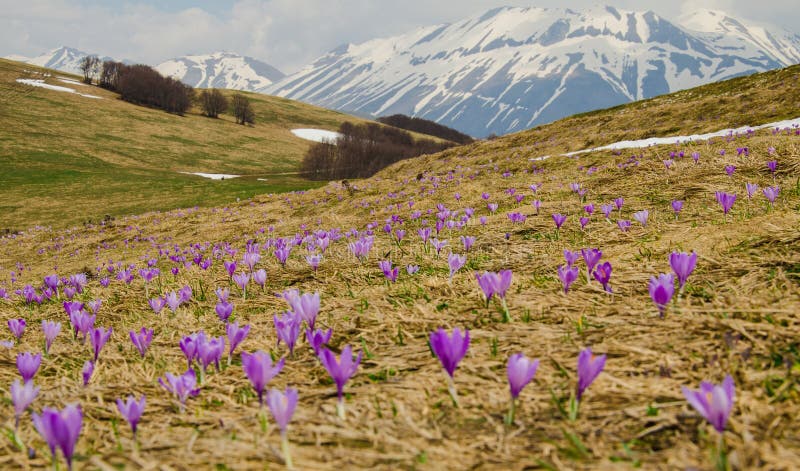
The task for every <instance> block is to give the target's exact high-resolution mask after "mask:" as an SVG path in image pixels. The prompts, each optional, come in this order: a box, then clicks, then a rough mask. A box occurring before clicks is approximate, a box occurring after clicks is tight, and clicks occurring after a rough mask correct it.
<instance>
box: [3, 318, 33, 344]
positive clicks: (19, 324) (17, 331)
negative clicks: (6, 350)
mask: <svg viewBox="0 0 800 471" xmlns="http://www.w3.org/2000/svg"><path fill="white" fill-rule="evenodd" d="M27 325H28V323H27V322H25V319H9V320H8V330H10V331H11V334H12V335H13V336H14V337H15V338H16V339H17V342H19V339H21V338H22V334H24V333H25V326H27Z"/></svg>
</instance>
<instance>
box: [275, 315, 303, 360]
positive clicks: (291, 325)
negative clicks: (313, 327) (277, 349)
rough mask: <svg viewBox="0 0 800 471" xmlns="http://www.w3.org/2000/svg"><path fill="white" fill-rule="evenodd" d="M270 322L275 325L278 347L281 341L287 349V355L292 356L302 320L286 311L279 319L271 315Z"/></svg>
mask: <svg viewBox="0 0 800 471" xmlns="http://www.w3.org/2000/svg"><path fill="white" fill-rule="evenodd" d="M272 320H273V322H274V324H275V332H276V333H277V335H278V345H280V344H281V341H283V342H284V343H286V346H287V347H288V348H289V354H290V355H293V354H294V346H295V344H296V343H297V337H298V336H299V335H300V323H301V322H302V319H300V316H298V315H297V314H295V313H293V312H292V311H286V312H285V313H284V314H283V315H282V316H280V317H279V316H278V315H277V314H275V315H273V316H272Z"/></svg>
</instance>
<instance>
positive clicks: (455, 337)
mask: <svg viewBox="0 0 800 471" xmlns="http://www.w3.org/2000/svg"><path fill="white" fill-rule="evenodd" d="M430 345H431V350H433V353H434V354H435V355H436V357H437V358H439V361H440V362H441V363H442V367H444V370H445V371H446V372H447V374H448V375H449V376H450V377H451V378H452V377H453V374H454V373H455V371H456V368H457V367H458V363H459V362H460V361H461V360H462V359H463V358H464V355H466V353H467V349H469V330H464V332H463V334H462V332H461V330H460V329H459V328H458V327H456V328H455V329H453V334H452V336H451V335H448V334H447V332H446V331H445V330H444V329H442V328H439V329H438V330H437V331H436V332H432V333H431V335H430Z"/></svg>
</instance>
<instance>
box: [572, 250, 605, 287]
mask: <svg viewBox="0 0 800 471" xmlns="http://www.w3.org/2000/svg"><path fill="white" fill-rule="evenodd" d="M581 257H583V261H584V262H586V279H587V281H588V280H589V274H590V273H592V272H593V271H594V267H595V266H596V265H597V263H598V262H599V261H600V259H601V258H602V257H603V252H602V251H601V250H600V249H581ZM572 265H573V264H570V266H572Z"/></svg>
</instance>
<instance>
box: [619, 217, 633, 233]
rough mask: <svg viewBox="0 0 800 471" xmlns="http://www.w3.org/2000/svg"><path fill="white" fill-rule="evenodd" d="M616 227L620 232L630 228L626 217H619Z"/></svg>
mask: <svg viewBox="0 0 800 471" xmlns="http://www.w3.org/2000/svg"><path fill="white" fill-rule="evenodd" d="M617 227H619V230H621V231H622V232H628V229H630V228H631V222H630V221H628V220H627V219H620V220H618V221H617Z"/></svg>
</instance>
